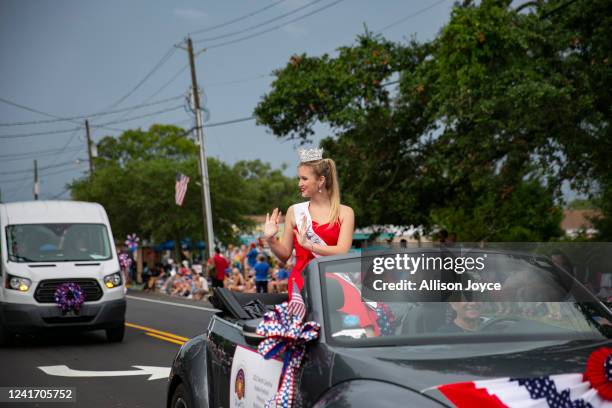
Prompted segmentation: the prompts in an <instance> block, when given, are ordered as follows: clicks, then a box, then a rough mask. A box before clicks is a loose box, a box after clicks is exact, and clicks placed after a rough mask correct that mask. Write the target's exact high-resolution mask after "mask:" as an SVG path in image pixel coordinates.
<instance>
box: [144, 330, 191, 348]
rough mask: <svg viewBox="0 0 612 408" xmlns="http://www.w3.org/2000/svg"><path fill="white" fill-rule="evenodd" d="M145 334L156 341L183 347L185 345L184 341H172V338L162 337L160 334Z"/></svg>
mask: <svg viewBox="0 0 612 408" xmlns="http://www.w3.org/2000/svg"><path fill="white" fill-rule="evenodd" d="M145 334H146V335H147V336H151V337H155V338H156V339H160V340H165V341H169V342H170V343H174V344H178V345H179V346H182V345H183V344H185V342H184V341H180V340H175V339H171V338H170V337H164V336H160V335H159V334H155V333H149V332H146V333H145Z"/></svg>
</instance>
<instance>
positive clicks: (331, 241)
mask: <svg viewBox="0 0 612 408" xmlns="http://www.w3.org/2000/svg"><path fill="white" fill-rule="evenodd" d="M293 230H294V231H296V232H297V227H294V228H293ZM312 230H313V231H314V232H315V234H317V235H318V236H319V237H321V239H322V240H323V241H325V243H326V244H327V245H328V246H335V245H337V244H338V238H339V237H340V223H339V222H335V223H334V224H333V225H330V224H329V223H327V224H319V223H317V222H316V221H315V220H312ZM293 247H294V248H295V265H294V266H293V269H292V270H291V273H290V274H289V282H288V290H289V299H291V292H292V289H293V282H294V281H295V283H296V285H297V287H298V289H300V290H301V289H302V287H303V286H304V278H303V277H302V271H303V270H304V268H305V267H306V265H308V262H310V261H312V260H313V259H314V258H315V256H314V255H313V254H312V252H311V251H310V250H309V249H306V248H303V247H302V246H300V244H299V243H298V240H297V238H296V236H295V235H294V236H293Z"/></svg>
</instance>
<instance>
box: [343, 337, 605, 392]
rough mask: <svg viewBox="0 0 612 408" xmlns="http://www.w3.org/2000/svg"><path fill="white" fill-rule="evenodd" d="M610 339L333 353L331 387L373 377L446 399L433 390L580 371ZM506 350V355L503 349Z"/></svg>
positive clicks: (378, 348)
mask: <svg viewBox="0 0 612 408" xmlns="http://www.w3.org/2000/svg"><path fill="white" fill-rule="evenodd" d="M610 342H612V340H607V341H595V340H593V341H588V340H580V341H546V342H542V341H530V342H512V343H499V342H496V343H471V344H452V345H429V346H399V347H398V346H395V347H372V348H370V347H361V348H352V349H351V348H339V349H334V352H335V357H334V363H333V372H332V384H338V383H340V382H342V381H348V380H353V379H374V380H379V381H386V382H391V383H395V384H397V385H400V386H402V387H406V388H409V389H411V390H413V391H416V392H423V393H426V394H427V395H429V396H430V397H432V398H435V399H437V400H438V401H440V402H443V403H445V404H448V401H447V400H446V399H445V398H444V397H443V396H442V394H441V393H440V392H439V391H437V390H436V389H435V388H434V387H435V386H437V385H442V384H450V383H455V382H463V381H475V380H484V379H493V378H500V377H536V376H543V375H553V374H567V373H582V372H584V367H585V364H586V360H587V358H588V356H589V354H590V353H591V352H592V351H593V350H595V349H597V348H598V347H602V346H604V345H609V343H610ZM500 350H503V351H500Z"/></svg>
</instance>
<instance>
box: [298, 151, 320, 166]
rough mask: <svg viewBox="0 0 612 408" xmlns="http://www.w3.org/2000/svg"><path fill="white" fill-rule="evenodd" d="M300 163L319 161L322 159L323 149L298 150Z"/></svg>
mask: <svg viewBox="0 0 612 408" xmlns="http://www.w3.org/2000/svg"><path fill="white" fill-rule="evenodd" d="M298 155H299V156H300V163H303V162H309V161H315V160H321V159H322V158H323V149H317V148H314V149H300V150H298Z"/></svg>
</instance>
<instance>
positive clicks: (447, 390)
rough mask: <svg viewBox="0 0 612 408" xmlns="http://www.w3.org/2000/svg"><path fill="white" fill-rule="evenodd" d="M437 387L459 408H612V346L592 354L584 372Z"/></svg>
mask: <svg viewBox="0 0 612 408" xmlns="http://www.w3.org/2000/svg"><path fill="white" fill-rule="evenodd" d="M435 388H437V389H438V390H439V391H440V392H441V393H442V394H443V395H444V396H445V397H446V398H448V399H449V400H450V401H451V402H452V403H453V404H455V406H456V407H457V408H464V407H465V408H467V407H483V408H488V407H496V408H498V407H499V408H501V407H529V408H546V407H550V408H600V407H609V408H612V348H609V347H602V348H600V349H598V350H596V351H594V352H593V353H591V356H590V357H589V360H588V361H587V366H586V370H585V373H584V374H580V373H577V374H558V375H550V376H544V377H536V378H498V379H494V380H484V381H470V382H463V383H454V384H445V385H440V386H438V387H435Z"/></svg>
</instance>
